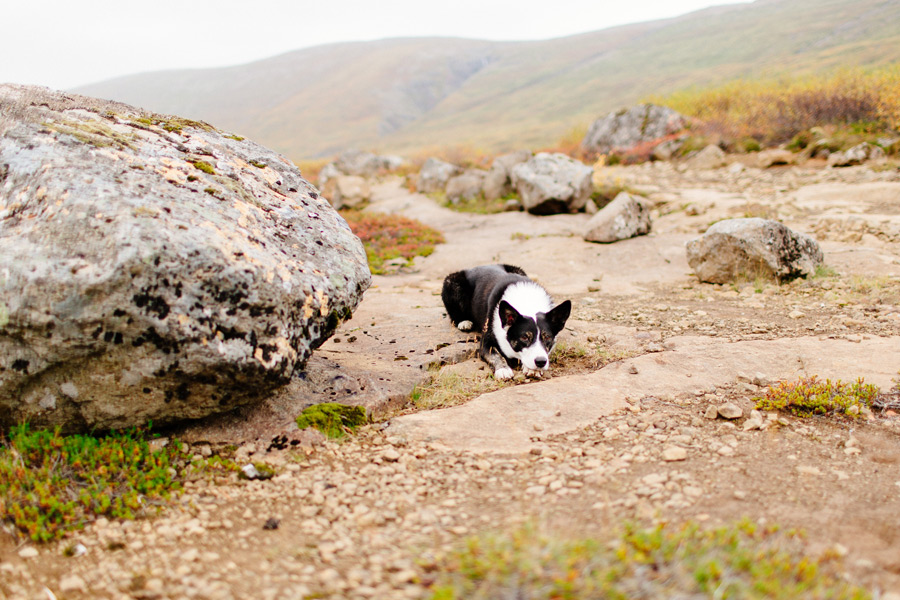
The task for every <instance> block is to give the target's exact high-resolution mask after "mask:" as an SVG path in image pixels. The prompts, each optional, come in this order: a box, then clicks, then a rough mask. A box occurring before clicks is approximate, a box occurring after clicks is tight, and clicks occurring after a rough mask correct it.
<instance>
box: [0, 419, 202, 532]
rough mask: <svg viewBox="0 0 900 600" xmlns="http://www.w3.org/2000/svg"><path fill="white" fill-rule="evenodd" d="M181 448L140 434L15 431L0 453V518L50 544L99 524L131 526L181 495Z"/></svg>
mask: <svg viewBox="0 0 900 600" xmlns="http://www.w3.org/2000/svg"><path fill="white" fill-rule="evenodd" d="M185 464H186V456H185V455H183V454H182V452H181V451H180V448H179V444H177V443H170V444H168V445H166V446H165V447H162V448H159V449H152V448H151V445H150V443H149V441H148V440H147V437H146V435H145V434H144V432H141V431H139V430H130V431H127V432H119V433H111V434H109V435H105V436H101V437H94V436H91V435H62V434H61V433H60V431H59V429H55V430H32V429H31V428H30V427H29V426H27V425H20V426H16V427H13V428H12V429H11V430H10V432H9V434H8V436H7V438H6V439H5V440H4V442H3V445H2V447H0V519H2V520H3V521H5V522H7V523H11V524H12V525H13V526H14V528H15V530H16V531H18V532H19V533H21V534H23V535H25V536H28V537H29V538H31V539H32V540H34V541H49V540H52V539H56V538H60V537H63V536H64V535H65V534H66V533H67V532H69V531H71V530H74V529H79V528H81V527H83V526H84V525H85V524H86V523H89V522H91V521H93V520H94V519H95V518H97V517H101V516H103V517H107V518H121V519H134V518H135V517H137V516H140V515H143V514H145V513H147V512H148V510H150V509H152V507H154V506H157V505H160V504H161V503H163V502H165V501H166V500H167V499H168V498H169V497H170V496H171V495H173V494H177V493H179V492H180V491H181V487H182V485H181V481H180V479H179V477H178V472H179V470H180V469H182V468H183V467H184V466H185Z"/></svg>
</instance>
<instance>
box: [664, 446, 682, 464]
mask: <svg viewBox="0 0 900 600" xmlns="http://www.w3.org/2000/svg"><path fill="white" fill-rule="evenodd" d="M662 458H663V460H664V461H666V462H675V461H679V460H685V459H686V458H687V450H685V449H684V448H682V447H681V446H669V447H668V448H665V449H664V450H663V452H662Z"/></svg>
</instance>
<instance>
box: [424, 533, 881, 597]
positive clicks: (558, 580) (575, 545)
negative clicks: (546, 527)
mask: <svg viewBox="0 0 900 600" xmlns="http://www.w3.org/2000/svg"><path fill="white" fill-rule="evenodd" d="M801 539H802V538H801V536H799V535H796V534H795V535H790V534H786V533H781V532H779V530H778V528H777V527H774V526H773V527H766V528H763V527H759V526H757V525H755V524H753V523H751V522H749V521H746V520H744V521H741V522H738V523H735V524H733V525H728V526H725V527H721V528H717V529H708V530H704V529H702V528H701V527H700V526H699V525H697V524H695V523H692V522H688V523H686V524H683V525H681V526H672V525H659V526H656V527H652V528H640V527H638V526H636V525H634V524H626V525H624V526H623V527H622V529H621V530H620V531H619V532H618V533H617V534H616V535H615V536H614V538H613V539H612V541H611V542H607V541H605V540H598V539H593V538H576V539H564V538H561V537H559V536H558V535H553V536H548V535H542V534H540V533H539V532H538V531H536V528H535V527H534V526H533V525H526V526H523V527H520V528H518V529H516V530H513V531H512V532H505V533H502V534H495V535H484V536H480V537H473V538H469V539H468V540H467V542H466V544H465V547H463V548H462V549H460V550H457V551H455V552H453V553H451V554H450V555H449V556H448V557H447V558H446V559H444V560H442V561H441V562H440V563H439V564H438V565H437V571H438V572H437V574H436V575H437V580H436V582H435V585H434V586H433V587H432V596H431V598H432V600H457V599H459V600H462V599H467V600H469V599H472V600H476V599H489V598H529V599H533V600H568V599H570V600H575V599H581V598H608V599H611V600H619V599H621V600H625V599H626V598H688V597H691V598H696V597H701V598H746V599H757V598H758V599H764V598H765V599H785V600H787V599H792V598H833V599H860V600H861V599H864V598H869V597H870V595H869V593H868V592H867V591H866V590H865V589H863V588H860V587H857V586H854V585H852V584H850V583H848V582H846V581H845V580H844V579H843V578H842V576H841V570H840V563H839V561H838V560H837V559H836V558H835V557H832V556H830V555H825V556H822V557H820V558H815V557H811V556H808V555H806V554H804V553H803V550H802V545H801Z"/></svg>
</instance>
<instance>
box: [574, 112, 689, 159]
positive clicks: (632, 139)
mask: <svg viewBox="0 0 900 600" xmlns="http://www.w3.org/2000/svg"><path fill="white" fill-rule="evenodd" d="M686 126H687V119H686V118H685V117H684V116H682V115H681V114H679V113H678V112H676V111H674V110H672V109H671V108H668V107H666V106H659V105H656V104H639V105H637V106H633V107H631V108H628V109H621V110H618V111H615V112H611V113H609V114H608V115H606V116H605V117H602V118H600V119H597V120H596V121H594V122H593V123H591V126H590V128H588V132H587V134H586V135H585V136H584V140H582V142H581V147H582V148H584V149H585V150H590V151H592V152H599V153H601V154H607V153H609V152H613V151H616V150H629V149H631V148H632V147H634V146H636V145H638V144H642V143H645V142H652V141H654V140H659V141H662V140H663V138H665V137H666V136H670V135H673V134H676V133H678V132H680V131H682V130H684V128H685V127H686Z"/></svg>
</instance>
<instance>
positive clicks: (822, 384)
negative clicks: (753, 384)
mask: <svg viewBox="0 0 900 600" xmlns="http://www.w3.org/2000/svg"><path fill="white" fill-rule="evenodd" d="M878 391H879V390H878V387H876V386H874V385H872V384H868V383H866V382H865V381H863V380H862V378H860V379H857V380H856V382H855V383H842V382H841V381H840V380H837V381H831V380H830V379H826V380H825V381H820V380H819V379H818V378H817V377H816V376H815V375H814V376H812V377H807V378H801V379H799V380H798V381H782V382H781V383H779V384H778V385H775V386H772V387H770V388H769V390H768V391H767V392H766V395H765V397H763V398H755V400H756V408H757V409H758V410H785V411H790V412H791V413H793V414H794V415H796V416H798V417H811V416H814V415H825V414H838V415H846V416H849V417H854V418H855V417H858V416H859V415H860V413H861V411H862V409H863V408H869V407H871V406H872V402H873V401H874V400H875V398H877V397H878Z"/></svg>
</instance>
